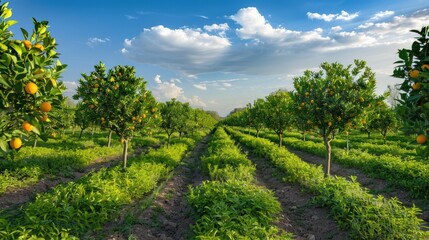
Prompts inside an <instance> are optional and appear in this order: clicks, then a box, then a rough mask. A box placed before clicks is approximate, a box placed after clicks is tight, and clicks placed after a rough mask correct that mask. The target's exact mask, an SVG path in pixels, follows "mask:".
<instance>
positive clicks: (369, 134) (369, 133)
mask: <svg viewBox="0 0 429 240" xmlns="http://www.w3.org/2000/svg"><path fill="white" fill-rule="evenodd" d="M370 138H371V132H370V131H368V139H370Z"/></svg>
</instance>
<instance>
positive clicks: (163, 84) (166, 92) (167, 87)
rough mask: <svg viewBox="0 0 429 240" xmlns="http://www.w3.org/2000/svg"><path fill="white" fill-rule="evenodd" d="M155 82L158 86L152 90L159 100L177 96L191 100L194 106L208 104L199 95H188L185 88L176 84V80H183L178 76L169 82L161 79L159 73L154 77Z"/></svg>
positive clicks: (180, 99) (186, 100)
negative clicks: (189, 96)
mask: <svg viewBox="0 0 429 240" xmlns="http://www.w3.org/2000/svg"><path fill="white" fill-rule="evenodd" d="M154 82H155V83H156V86H155V89H154V90H153V91H152V92H153V94H154V96H155V98H156V100H157V101H162V102H165V101H169V100H170V99H172V98H175V99H177V100H178V101H181V102H189V104H190V105H192V106H194V107H206V106H207V104H206V103H205V102H204V101H203V100H202V99H201V98H200V97H198V96H192V97H191V98H188V97H186V96H185V92H184V90H183V88H182V87H180V86H177V85H176V82H179V83H180V82H181V81H180V80H179V79H177V78H173V79H171V80H170V81H168V82H167V81H163V80H161V76H160V75H159V74H158V75H156V76H155V77H154Z"/></svg>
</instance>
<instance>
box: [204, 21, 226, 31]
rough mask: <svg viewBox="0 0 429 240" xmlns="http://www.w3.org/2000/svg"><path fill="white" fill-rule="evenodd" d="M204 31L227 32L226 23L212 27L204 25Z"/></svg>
mask: <svg viewBox="0 0 429 240" xmlns="http://www.w3.org/2000/svg"><path fill="white" fill-rule="evenodd" d="M204 29H205V30H206V31H208V32H212V31H226V30H229V26H228V23H221V24H212V25H205V26H204Z"/></svg>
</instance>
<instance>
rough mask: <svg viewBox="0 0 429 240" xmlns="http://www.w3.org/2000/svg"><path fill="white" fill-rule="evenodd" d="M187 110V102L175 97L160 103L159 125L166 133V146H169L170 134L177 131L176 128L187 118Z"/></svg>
mask: <svg viewBox="0 0 429 240" xmlns="http://www.w3.org/2000/svg"><path fill="white" fill-rule="evenodd" d="M188 112H189V103H181V102H179V101H176V99H175V98H173V99H171V100H170V101H167V102H165V103H164V104H162V105H161V125H160V127H161V128H162V129H164V131H165V133H167V136H168V140H167V147H170V140H171V135H172V134H173V133H174V132H178V129H179V128H180V126H181V125H182V124H184V122H186V120H187V115H186V114H188Z"/></svg>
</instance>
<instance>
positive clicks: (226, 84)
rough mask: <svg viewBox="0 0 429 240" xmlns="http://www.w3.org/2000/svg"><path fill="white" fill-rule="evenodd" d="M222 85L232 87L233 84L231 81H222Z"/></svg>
mask: <svg viewBox="0 0 429 240" xmlns="http://www.w3.org/2000/svg"><path fill="white" fill-rule="evenodd" d="M222 85H223V86H225V87H232V84H231V83H226V82H224V83H222Z"/></svg>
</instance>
